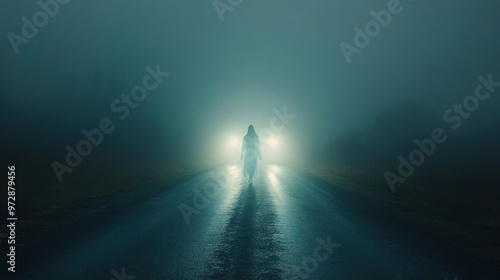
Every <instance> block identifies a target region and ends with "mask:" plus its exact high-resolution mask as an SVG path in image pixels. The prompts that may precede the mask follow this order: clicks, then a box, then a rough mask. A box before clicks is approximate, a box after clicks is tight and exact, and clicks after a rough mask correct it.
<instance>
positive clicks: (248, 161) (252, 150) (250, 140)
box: [241, 135, 260, 179]
mask: <svg viewBox="0 0 500 280" xmlns="http://www.w3.org/2000/svg"><path fill="white" fill-rule="evenodd" d="M241 154H242V156H243V159H244V162H243V176H245V178H247V179H250V178H253V177H254V176H255V175H256V174H257V158H258V157H260V143H259V137H258V136H257V135H255V136H251V135H245V137H244V138H243V146H242V147H241Z"/></svg>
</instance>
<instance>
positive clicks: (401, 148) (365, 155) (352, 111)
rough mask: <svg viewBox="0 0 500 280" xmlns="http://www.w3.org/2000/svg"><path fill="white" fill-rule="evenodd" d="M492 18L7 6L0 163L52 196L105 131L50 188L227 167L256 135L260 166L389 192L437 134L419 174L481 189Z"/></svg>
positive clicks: (447, 10) (490, 166)
mask: <svg viewBox="0 0 500 280" xmlns="http://www.w3.org/2000/svg"><path fill="white" fill-rule="evenodd" d="M40 3H42V4H40ZM44 3H45V4H44ZM47 3H49V4H47ZM221 3H222V4H221ZM44 7H45V8H44ZM372 10H373V12H371V11H372ZM382 10H383V11H382ZM40 11H42V12H41V13H40ZM499 12H500V5H499V4H498V1H493V0H490V1H481V2H480V3H479V2H473V1H460V2H459V1H451V0H445V1H429V0H427V1H424V0H419V1H400V2H399V1H393V0H376V1H368V0H357V1H346V0H344V1H326V0H321V1H296V0H293V1H290V0H287V1H285V0H277V1H264V0H257V1H244V0H243V1H236V0H234V1H219V2H217V1H215V2H212V1H169V0H164V1H159V0H143V1H131V0H126V1H123V0H122V1H116V0H112V1H96V0H89V1H76V0H72V1H62V0H60V1H58V2H55V1H50V0H41V1H40V2H38V3H37V2H36V1H2V2H1V3H0V21H1V23H0V33H1V34H3V36H4V39H3V40H2V41H1V42H0V47H1V49H2V51H1V54H0V56H1V63H0V71H1V75H0V93H1V95H0V98H1V99H0V100H1V104H2V109H1V113H0V114H1V115H0V118H1V120H2V121H1V122H0V125H1V127H0V129H1V131H2V137H1V141H2V144H1V145H2V154H3V155H2V161H5V162H4V163H5V164H12V163H17V164H18V165H20V167H19V169H20V170H23V168H24V170H30V171H29V173H30V176H32V178H33V179H34V180H36V179H37V178H39V179H40V180H42V179H41V178H44V179H43V180H44V181H46V182H48V183H50V184H58V179H60V178H58V175H57V171H56V170H59V172H61V170H66V171H67V170H68V169H64V168H69V167H70V166H68V163H67V162H66V161H67V158H66V157H67V154H68V150H67V149H66V147H67V146H68V145H69V146H70V147H71V148H72V149H75V150H76V149H77V145H78V143H79V142H80V141H82V140H86V139H87V136H85V134H84V133H82V131H83V130H86V131H87V132H89V133H90V134H91V132H90V131H92V130H93V129H97V128H100V127H101V133H102V135H103V137H102V139H97V138H99V137H97V136H98V135H97V134H95V135H97V136H95V137H97V138H96V139H97V140H99V141H97V140H96V139H94V140H95V141H96V142H99V143H98V145H93V146H92V151H91V152H89V154H88V155H87V156H82V159H81V162H80V163H78V164H76V163H75V164H74V165H76V167H75V168H71V169H72V170H73V171H72V172H71V173H70V172H63V173H60V174H62V175H61V177H62V178H63V180H66V179H68V180H71V179H70V178H72V176H76V177H74V178H78V180H79V181H84V180H86V179H88V180H89V181H92V180H94V181H95V178H94V177H95V176H98V175H95V172H94V171H95V169H102V170H106V172H111V171H109V170H115V171H117V170H122V168H123V170H129V169H126V168H127V166H129V165H130V166H148V165H149V164H152V165H162V164H164V165H200V166H211V165H216V164H221V163H224V162H225V161H227V160H230V159H238V158H239V147H238V141H241V138H242V137H243V135H244V134H245V133H246V129H247V127H248V125H250V124H252V125H254V126H255V128H256V130H257V133H258V134H259V136H260V137H261V141H262V142H264V144H265V146H266V145H267V146H268V147H266V148H265V149H263V157H264V158H265V160H267V161H269V162H273V161H276V162H282V163H283V162H285V163H291V162H293V163H295V164H302V163H303V164H305V163H306V162H307V163H309V162H335V163H336V164H338V165H341V166H351V167H353V168H354V167H355V168H360V169H361V168H364V169H370V170H376V172H378V173H377V174H379V177H380V179H381V180H385V179H386V178H385V177H384V172H385V171H389V172H392V173H394V174H397V175H398V176H399V175H401V174H398V164H399V163H400V161H399V160H398V156H399V155H402V156H403V157H405V158H406V159H408V157H409V154H410V153H411V152H412V150H414V149H416V148H417V145H416V144H415V143H414V140H415V139H419V140H423V139H426V138H432V134H433V130H434V129H436V128H442V129H443V130H444V133H446V137H447V140H446V141H444V143H441V144H439V143H438V144H436V149H435V152H433V153H431V155H430V156H428V157H427V158H426V162H425V164H423V165H422V166H421V167H419V168H418V170H417V172H421V173H425V172H429V173H426V174H434V173H432V172H439V171H436V170H454V171H446V172H455V173H456V174H460V175H461V176H464V179H468V180H476V179H477V178H482V179H484V180H485V181H484V182H485V184H484V185H483V183H477V182H478V181H472V182H476V183H477V185H476V184H474V183H470V184H468V185H467V186H468V187H470V188H481V187H485V186H487V187H488V188H492V187H493V186H497V185H498V182H499V181H498V180H497V179H495V178H494V176H492V175H491V174H492V172H493V170H498V166H499V164H498V159H499V155H500V149H499V148H498V145H499V144H498V143H499V140H500V135H499V132H498V129H497V128H498V118H499V116H500V111H499V110H498V107H499V104H500V96H498V95H499V93H500V87H498V83H497V82H496V81H500V65H499V62H500V54H499V51H498V50H499V49H500V39H499V37H498V28H499V27H500V17H499V16H498V15H499ZM43 13H45V16H44V15H43ZM388 15H389V17H390V18H389V17H388ZM371 22H372V23H371ZM373 22H375V24H374V23H373ZM35 23H38V25H35ZM357 27H358V28H359V29H357ZM367 28H368V29H367ZM359 31H360V32H361V33H360V32H359ZM367 33H368V34H371V35H373V36H370V35H367ZM167 73H168V74H167ZM148 77H149V78H148ZM480 77H483V78H480ZM488 80H490V81H488ZM491 80H492V81H491ZM479 85H482V87H481V88H480V90H479V95H477V91H476V90H477V87H478V86H479ZM138 86H140V87H139V88H138ZM145 88H148V89H146V90H145V91H144V89H145ZM495 89H496V91H495ZM132 92H134V94H135V96H136V97H132V99H130V98H131V97H130V96H131V93H132ZM488 93H491V94H489V96H486V95H487V94H488ZM127 96H128V97H127ZM469 96H473V97H471V98H469V99H467V97H469ZM127 98H129V99H127ZM134 98H136V99H134ZM127 100H128V101H127ZM138 100H140V101H138ZM464 100H466V101H465V102H466V103H467V104H465V105H464ZM454 104H462V105H463V109H462V111H463V112H462V113H460V112H459V111H460V109H457V107H454ZM467 108H468V109H467ZM448 110H452V111H451V112H447V111H448ZM102 128H104V129H102ZM454 128H455V129H454ZM103 130H106V131H108V132H107V133H106V132H102V131H103ZM438 132H439V131H438ZM443 137H444V136H443V135H441V138H443ZM271 138H272V139H273V140H272V141H277V144H276V143H274V142H273V143H274V144H271V143H270V142H272V141H271V140H270V139H271ZM438 138H439V137H438ZM100 140H102V142H100ZM81 148H82V149H83V150H85V148H86V147H81ZM54 162H57V163H59V164H61V165H64V166H66V167H64V168H63V169H61V168H62V167H61V165H57V164H55V163H54ZM21 166H22V168H21ZM91 166H92V168H91ZM495 168H496V169H495ZM117 172H118V171H117ZM138 172H139V171H138ZM464 172H465V173H464ZM26 173H28V171H26ZM455 173H453V174H455ZM27 176H28V175H27ZM429 176H431V175H429ZM472 178H475V179H472ZM433 182H434V181H433ZM33 187H34V186H33Z"/></svg>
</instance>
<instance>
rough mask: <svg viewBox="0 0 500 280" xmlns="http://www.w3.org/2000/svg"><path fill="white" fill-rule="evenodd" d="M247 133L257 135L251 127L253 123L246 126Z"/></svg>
mask: <svg viewBox="0 0 500 280" xmlns="http://www.w3.org/2000/svg"><path fill="white" fill-rule="evenodd" d="M247 135H257V133H255V128H253V125H249V126H248V131H247Z"/></svg>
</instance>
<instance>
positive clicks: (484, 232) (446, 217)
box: [298, 164, 500, 264]
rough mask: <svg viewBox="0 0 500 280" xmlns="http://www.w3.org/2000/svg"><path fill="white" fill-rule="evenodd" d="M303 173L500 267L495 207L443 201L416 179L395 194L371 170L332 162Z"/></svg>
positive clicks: (498, 222) (450, 199)
mask: <svg viewBox="0 0 500 280" xmlns="http://www.w3.org/2000/svg"><path fill="white" fill-rule="evenodd" d="M298 169H299V170H301V171H303V172H305V173H307V174H309V175H312V176H313V177H316V178H319V179H322V180H324V181H326V182H329V183H331V186H332V187H336V188H339V189H341V190H343V191H346V192H348V193H351V194H355V195H358V196H361V197H363V198H365V199H369V200H370V201H371V202H373V203H375V204H376V205H378V206H380V207H383V208H385V209H387V210H389V211H390V212H391V213H394V215H396V216H397V217H399V218H402V219H403V220H405V221H407V222H409V223H412V224H413V225H414V226H416V227H417V228H419V230H422V231H423V232H426V233H428V234H430V235H431V236H434V237H436V238H437V239H438V240H440V241H441V242H442V243H444V244H445V245H447V246H451V248H455V249H458V250H460V251H463V252H465V253H466V254H469V255H471V256H473V257H474V258H476V259H478V260H480V261H484V262H487V263H491V264H499V263H500V234H499V233H500V217H499V215H498V212H495V211H492V210H491V208H489V207H487V205H491V204H490V203H485V204H481V203H466V202H464V201H463V200H460V199H457V197H455V196H453V195H450V196H448V197H444V196H443V194H442V193H441V192H438V191H436V192H432V191H429V190H430V189H431V188H429V187H427V188H420V185H419V184H417V183H415V182H411V181H408V182H407V183H405V184H400V185H398V189H397V190H396V192H395V193H392V192H391V190H390V189H389V187H388V185H387V183H386V182H385V180H384V178H383V176H382V175H381V174H380V173H376V172H371V171H365V170H357V169H353V168H346V167H341V166H334V165H331V164H322V165H315V166H308V167H305V168H304V167H301V168H300V167H299V168H298ZM452 187H453V186H452ZM424 190H425V191H424ZM489 199H492V200H495V199H498V197H496V198H495V197H490V198H489ZM496 201H498V200H496Z"/></svg>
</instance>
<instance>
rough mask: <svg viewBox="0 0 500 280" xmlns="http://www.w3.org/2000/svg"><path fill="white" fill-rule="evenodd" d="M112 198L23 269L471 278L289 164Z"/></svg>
mask: <svg viewBox="0 0 500 280" xmlns="http://www.w3.org/2000/svg"><path fill="white" fill-rule="evenodd" d="M216 183H219V184H216ZM109 204H110V205H113V206H106V207H104V208H102V209H93V210H92V211H89V212H88V213H86V214H84V215H79V216H78V217H75V218H74V219H73V220H72V222H71V223H69V224H65V225H58V224H54V225H53V229H57V231H56V233H54V234H53V236H52V238H51V240H50V241H47V243H46V244H41V245H40V246H39V247H38V248H37V249H36V250H35V249H34V250H33V251H32V252H30V254H29V256H24V258H23V256H22V255H21V256H18V259H20V261H19V264H18V266H17V267H16V268H17V272H16V276H17V277H16V278H19V279H32V280H33V279H50V280H56V279H65V280H66V279H102V280H109V279H116V280H121V279H124V280H125V279H126V280H132V279H136V280H142V279H148V280H154V279H339V280H340V279H370V280H374V279H439V280H444V279H448V280H451V279H460V280H462V279H466V278H461V277H462V270H463V269H464V263H462V264H460V263H459V264H457V263H456V262H454V261H451V260H450V259H449V258H448V257H447V254H445V253H442V252H441V251H440V250H439V249H438V248H437V247H435V246H433V245H432V244H430V243H429V242H427V241H426V240H425V239H420V238H419V236H418V234H416V233H414V232H412V231H411V230H409V229H405V228H404V227H399V226H398V224H397V223H396V222H393V220H392V219H390V218H388V217H385V215H384V214H383V212H380V213H375V212H371V211H369V210H368V211H367V209H365V208H364V207H365V205H362V204H361V205H360V204H359V203H356V201H349V200H345V199H342V197H341V196H337V195H336V193H335V192H334V191H333V190H332V188H331V186H326V185H321V184H319V183H315V182H314V181H311V180H310V179H308V178H306V177H304V176H302V175H301V174H299V173H297V172H295V171H293V170H290V169H288V168H284V167H279V166H262V167H261V168H260V169H259V174H258V178H257V179H256V180H255V181H254V183H253V185H248V183H246V182H245V180H244V179H243V178H242V176H241V168H240V167H239V166H230V167H226V168H221V169H218V170H214V171H212V172H209V173H205V174H201V175H199V176H197V177H194V178H191V179H189V180H187V181H185V183H183V184H180V185H177V186H171V187H165V189H164V190H163V191H160V192H158V193H157V194H156V195H154V196H150V197H148V198H145V199H141V200H140V201H136V202H135V203H132V204H130V203H124V202H123V201H120V200H117V201H111V202H109ZM181 209H182V211H181ZM366 212H370V213H371V214H370V215H366ZM183 213H184V214H183ZM58 227H60V230H59V229H58ZM25 253H26V252H25ZM23 260H24V262H23ZM9 276H11V278H12V275H9ZM455 277H458V278H455ZM12 279H14V278H12ZM477 279H480V278H477Z"/></svg>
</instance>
